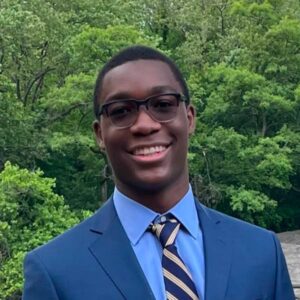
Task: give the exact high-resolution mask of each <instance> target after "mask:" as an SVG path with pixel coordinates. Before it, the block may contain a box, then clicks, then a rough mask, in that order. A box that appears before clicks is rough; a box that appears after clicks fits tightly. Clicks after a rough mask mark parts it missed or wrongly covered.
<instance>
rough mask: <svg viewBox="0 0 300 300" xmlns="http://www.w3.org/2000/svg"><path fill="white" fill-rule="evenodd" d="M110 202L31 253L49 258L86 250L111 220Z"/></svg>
mask: <svg viewBox="0 0 300 300" xmlns="http://www.w3.org/2000/svg"><path fill="white" fill-rule="evenodd" d="M112 206H113V205H112V202H111V201H108V202H107V203H105V204H104V205H103V206H102V207H101V208H100V209H99V210H97V211H96V212H95V213H94V214H93V215H92V216H90V217H88V218H87V219H85V220H83V221H82V222H80V223H79V224H77V225H75V226H73V227H72V228H70V229H68V230H66V231H65V232H63V233H61V234H60V235H58V236H56V237H54V238H53V239H51V240H50V241H48V242H47V243H46V244H44V245H41V246H39V247H37V248H35V249H33V250H32V251H30V252H29V253H31V252H34V253H35V254H38V255H39V256H49V255H50V256H51V255H52V253H55V252H56V253H60V254H62V253H72V252H73V253H74V249H80V248H83V247H85V248H87V247H88V245H90V244H91V243H92V242H93V240H95V239H96V238H97V236H98V234H99V233H100V232H101V228H103V227H105V226H106V224H107V223H108V222H109V221H110V220H112V217H111V215H110V214H108V213H107V211H111V210H112V209H111V208H112ZM112 214H114V212H112Z"/></svg>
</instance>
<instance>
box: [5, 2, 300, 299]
mask: <svg viewBox="0 0 300 300" xmlns="http://www.w3.org/2000/svg"><path fill="white" fill-rule="evenodd" d="M132 44H143V45H149V46H153V47H156V48H158V49H160V50H161V51H163V52H165V53H166V54H167V55H169V56H171V57H172V58H173V59H174V60H175V61H176V62H177V63H178V65H179V67H180V68H181V69H182V70H183V72H184V75H185V77H186V79H187V80H188V84H189V87H190V90H191V95H192V102H193V104H194V105H195V106H196V108H197V113H198V115H197V131H196V133H195V135H194V136H193V138H192V140H191V143H190V151H189V162H190V178H191V182H192V185H193V188H194V191H195V193H196V194H197V196H198V198H199V199H200V200H201V201H202V202H203V203H205V204H206V205H208V206H211V207H215V208H217V209H219V210H221V211H224V212H226V213H229V214H231V215H234V216H236V217H238V218H241V219H244V220H246V221H249V222H252V223H255V224H258V225H260V226H264V227H266V228H269V229H272V230H275V231H285V230H293V229H298V228H300V217H299V216H300V204H299V202H300V199H299V196H300V4H299V1H298V0H287V1H283V0H269V1H264V0H260V1H258V0H257V1H250V0H241V1H236V0H232V1H230V0H214V1H208V0H201V1H196V0H189V1H182V0H176V1H175V0H151V1H149V0H145V1H140V0H128V1H119V0H109V1H108V0H97V1H96V0H80V1H79V0H72V1H65V2H62V1H58V0H45V1H40V0H27V1H23V0H2V1H1V2H0V299H6V300H8V299H10V300H12V299H20V297H21V289H22V284H23V279H22V261H23V258H24V255H25V253H26V252H27V251H29V250H30V249H32V248H34V247H36V246H38V245H41V244H43V243H45V242H46V241H47V240H49V239H51V238H52V237H54V236H56V235H58V234H59V233H61V232H63V231H64V230H66V229H67V228H69V227H71V226H73V225H74V224H76V223H78V222H80V220H82V219H84V218H85V217H87V216H89V215H90V214H91V213H92V212H93V211H94V210H95V209H97V208H98V207H99V205H100V204H101V203H102V202H104V201H105V199H106V198H107V196H108V195H109V194H110V193H111V191H112V187H113V183H112V175H111V172H110V169H109V166H108V164H107V160H106V158H105V156H104V155H103V153H101V152H100V151H99V150H98V147H97V146H96V144H95V140H94V137H93V133H92V129H91V124H92V121H93V113H92V93H93V86H94V82H95V78H96V76H97V73H98V71H99V69H100V68H101V66H102V65H103V64H104V63H105V62H106V61H107V59H109V58H110V57H111V56H112V55H113V54H114V53H116V52H117V51H118V50H119V49H121V48H123V47H125V46H128V45H132Z"/></svg>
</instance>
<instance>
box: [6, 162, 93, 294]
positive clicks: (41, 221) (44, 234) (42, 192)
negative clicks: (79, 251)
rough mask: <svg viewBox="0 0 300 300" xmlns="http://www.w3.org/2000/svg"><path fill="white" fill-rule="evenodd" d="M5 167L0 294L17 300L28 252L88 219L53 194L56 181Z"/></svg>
mask: <svg viewBox="0 0 300 300" xmlns="http://www.w3.org/2000/svg"><path fill="white" fill-rule="evenodd" d="M42 176H43V172H42V171H40V170H37V171H35V172H30V171H28V170H26V169H20V168H19V167H17V166H13V165H11V164H10V163H9V162H7V163H6V164H5V169H4V170H3V171H2V172H1V173H0V238H1V239H0V261H1V268H0V294H1V296H2V297H5V298H6V297H9V298H10V299H13V297H17V296H18V295H20V290H21V288H22V261H23V259H24V255H25V253H26V252H27V251H29V250H31V249H33V248H35V247H37V246H39V245H41V244H43V243H45V242H46V241H48V240H50V239H51V238H53V237H55V236H56V235H58V234H59V233H61V232H63V231H65V230H66V229H67V228H69V227H71V226H73V225H74V224H76V223H78V222H79V220H80V218H82V217H83V216H87V215H88V212H83V213H82V214H81V216H80V217H78V216H76V215H75V214H74V213H73V212H71V211H70V209H69V207H68V206H66V205H65V204H64V199H63V197H62V196H59V195H57V194H55V193H54V192H53V188H54V186H55V180H53V179H50V178H43V177H42Z"/></svg>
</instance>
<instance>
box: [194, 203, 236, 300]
mask: <svg viewBox="0 0 300 300" xmlns="http://www.w3.org/2000/svg"><path fill="white" fill-rule="evenodd" d="M197 210H198V216H199V220H200V224H201V229H202V233H203V244H204V257H205V299H207V300H210V299H214V300H219V299H224V298H225V293H226V288H227V284H228V277H229V271H230V266H231V259H232V245H231V243H230V239H229V238H228V234H227V233H226V231H225V230H224V229H223V226H224V224H222V223H221V221H219V220H218V219H217V218H216V216H215V215H213V214H212V213H211V211H209V210H208V209H207V208H206V207H204V206H203V205H201V204H200V203H199V202H198V201H197Z"/></svg>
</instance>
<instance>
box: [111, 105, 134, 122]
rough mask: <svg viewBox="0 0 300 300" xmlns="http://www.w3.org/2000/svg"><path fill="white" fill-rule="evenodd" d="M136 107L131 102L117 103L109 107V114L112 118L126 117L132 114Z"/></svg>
mask: <svg viewBox="0 0 300 300" xmlns="http://www.w3.org/2000/svg"><path fill="white" fill-rule="evenodd" d="M133 110H134V105H132V103H131V102H115V103H111V104H110V105H109V106H108V107H107V113H108V115H109V116H110V117H112V118H122V117H126V116H127V115H128V114H130V113H132V111H133Z"/></svg>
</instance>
